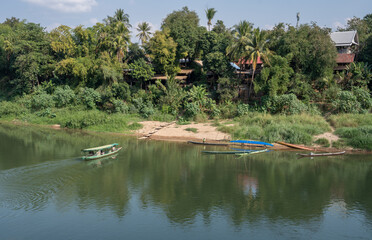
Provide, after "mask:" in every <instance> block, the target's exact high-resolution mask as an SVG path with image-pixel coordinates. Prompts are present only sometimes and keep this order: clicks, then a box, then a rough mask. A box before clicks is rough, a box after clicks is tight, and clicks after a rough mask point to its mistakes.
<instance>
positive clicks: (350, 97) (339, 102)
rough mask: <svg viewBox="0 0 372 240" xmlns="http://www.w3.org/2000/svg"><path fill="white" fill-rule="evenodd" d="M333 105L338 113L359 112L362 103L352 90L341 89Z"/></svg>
mask: <svg viewBox="0 0 372 240" xmlns="http://www.w3.org/2000/svg"><path fill="white" fill-rule="evenodd" d="M332 107H333V108H334V111H335V112H337V113H359V112H361V105H360V103H359V102H358V100H357V97H356V96H355V95H354V94H353V93H352V92H350V91H341V92H339V93H338V94H337V98H336V99H335V100H334V101H333V103H332Z"/></svg>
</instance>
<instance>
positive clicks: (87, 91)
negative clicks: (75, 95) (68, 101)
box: [79, 87, 101, 109]
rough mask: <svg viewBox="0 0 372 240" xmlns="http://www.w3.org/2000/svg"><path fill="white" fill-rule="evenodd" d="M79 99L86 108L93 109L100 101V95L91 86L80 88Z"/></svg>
mask: <svg viewBox="0 0 372 240" xmlns="http://www.w3.org/2000/svg"><path fill="white" fill-rule="evenodd" d="M79 99H80V101H81V103H82V104H83V105H84V106H86V107H87V108H88V109H93V108H95V107H96V104H97V103H99V102H101V95H100V94H99V93H98V92H97V91H96V90H94V89H93V88H87V87H86V88H80V93H79Z"/></svg>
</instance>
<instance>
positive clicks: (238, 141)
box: [230, 140, 274, 147]
mask: <svg viewBox="0 0 372 240" xmlns="http://www.w3.org/2000/svg"><path fill="white" fill-rule="evenodd" d="M230 142H232V143H242V144H254V145H264V146H270V147H273V146H274V145H272V144H271V143H267V142H260V141H248V140H233V141H230Z"/></svg>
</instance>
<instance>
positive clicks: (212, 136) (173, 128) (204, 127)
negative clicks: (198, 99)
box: [136, 121, 231, 141]
mask: <svg viewBox="0 0 372 240" xmlns="http://www.w3.org/2000/svg"><path fill="white" fill-rule="evenodd" d="M140 124H142V125H143V128H142V129H139V130H138V131H136V133H137V134H138V135H143V136H146V135H148V134H151V136H150V137H149V138H151V139H178V140H181V139H183V140H203V139H204V138H205V139H206V141H221V140H231V136H230V135H229V134H226V133H223V132H220V131H218V130H217V127H214V126H212V123H191V124H187V125H177V124H176V123H173V124H170V125H169V123H165V122H157V121H144V122H140ZM187 128H195V129H196V130H197V131H196V132H195V133H194V132H192V131H187V130H186V129H187Z"/></svg>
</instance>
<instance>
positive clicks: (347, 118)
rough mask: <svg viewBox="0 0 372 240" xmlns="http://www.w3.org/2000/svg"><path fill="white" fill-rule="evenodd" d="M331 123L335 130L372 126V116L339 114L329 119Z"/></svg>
mask: <svg viewBox="0 0 372 240" xmlns="http://www.w3.org/2000/svg"><path fill="white" fill-rule="evenodd" d="M329 122H330V123H331V125H332V126H333V127H335V128H341V127H359V126H372V114H371V113H366V114H338V115H332V116H330V117H329Z"/></svg>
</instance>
